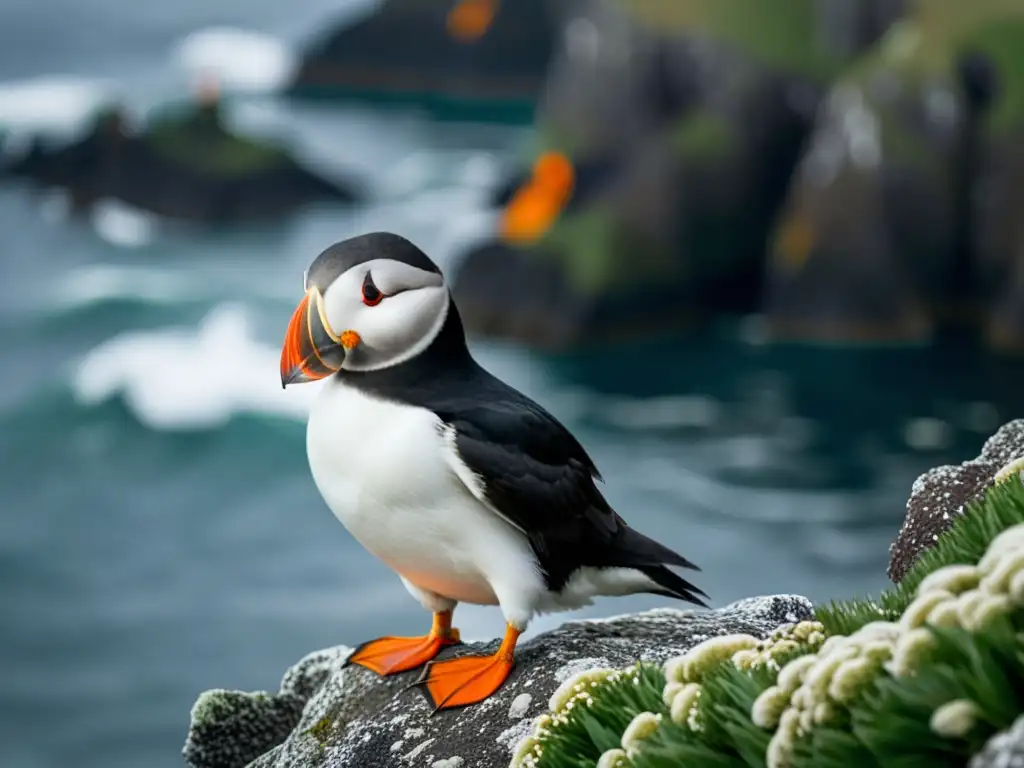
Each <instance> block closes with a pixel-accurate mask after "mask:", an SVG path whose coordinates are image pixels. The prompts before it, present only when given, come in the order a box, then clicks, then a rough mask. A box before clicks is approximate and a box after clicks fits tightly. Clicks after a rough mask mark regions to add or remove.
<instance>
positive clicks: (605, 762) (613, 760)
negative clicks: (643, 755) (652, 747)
mask: <svg viewBox="0 0 1024 768" xmlns="http://www.w3.org/2000/svg"><path fill="white" fill-rule="evenodd" d="M629 764H630V762H629V757H627V756H626V753H625V752H624V751H623V750H621V749H609V750H608V751H607V752H605V753H604V754H603V755H601V757H600V758H599V759H598V761H597V765H596V766H595V768H625V767H626V766H628V765H629Z"/></svg>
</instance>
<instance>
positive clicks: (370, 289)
mask: <svg viewBox="0 0 1024 768" xmlns="http://www.w3.org/2000/svg"><path fill="white" fill-rule="evenodd" d="M362 293H363V297H362V298H363V304H365V305H366V306H368V307H376V306H377V305H378V304H380V303H381V302H382V301H383V300H384V294H383V293H381V291H380V289H379V288H378V287H377V286H376V285H374V284H373V278H371V277H370V273H369V272H367V273H366V278H365V279H364V280H363V291H362Z"/></svg>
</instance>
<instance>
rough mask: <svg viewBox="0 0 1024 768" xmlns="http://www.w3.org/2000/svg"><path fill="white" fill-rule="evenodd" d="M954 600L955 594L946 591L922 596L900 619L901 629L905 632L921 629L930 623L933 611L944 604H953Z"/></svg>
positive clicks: (909, 606)
mask: <svg viewBox="0 0 1024 768" xmlns="http://www.w3.org/2000/svg"><path fill="white" fill-rule="evenodd" d="M954 599H955V598H954V596H953V593H952V592H946V591H945V590H935V591H934V592H928V593H927V594H924V595H921V596H920V597H918V598H917V599H916V600H914V602H912V603H911V604H910V605H908V606H907V609H906V610H905V611H904V612H903V616H901V617H900V627H901V628H902V629H903V631H904V632H906V631H908V630H911V629H914V628H915V627H920V626H921V625H923V624H924V623H925V622H926V621H928V616H929V614H930V613H931V612H932V609H934V608H935V607H936V606H938V605H941V604H943V603H946V602H952V601H953V600H954Z"/></svg>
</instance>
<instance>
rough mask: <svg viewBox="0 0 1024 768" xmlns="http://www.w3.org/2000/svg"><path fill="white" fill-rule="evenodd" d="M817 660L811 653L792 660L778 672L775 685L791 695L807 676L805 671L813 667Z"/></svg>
mask: <svg viewBox="0 0 1024 768" xmlns="http://www.w3.org/2000/svg"><path fill="white" fill-rule="evenodd" d="M817 660H818V657H817V656H815V655H814V654H813V653H809V654H807V655H806V656H799V657H797V658H795V659H793V660H792V661H791V662H789V664H787V665H786V666H784V667H783V668H782V671H781V672H779V677H778V679H777V680H776V681H775V684H776V685H777V686H778V687H779V688H780V689H781V690H783V691H785V692H786V693H787V694H791V693H793V691H795V690H796V689H797V688H798V687H800V683H802V682H803V681H804V678H805V677H806V676H807V671H808V670H809V669H810V668H811V667H813V666H814V664H815V662H817Z"/></svg>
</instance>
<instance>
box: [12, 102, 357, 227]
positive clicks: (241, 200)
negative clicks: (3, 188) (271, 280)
mask: <svg viewBox="0 0 1024 768" xmlns="http://www.w3.org/2000/svg"><path fill="white" fill-rule="evenodd" d="M126 118H127V116H126V115H124V114H123V113H122V112H121V111H120V110H118V109H107V110H104V111H103V112H102V113H101V114H100V115H99V116H98V117H97V118H96V120H95V121H94V123H93V125H92V127H91V128H90V129H89V130H88V132H87V133H86V135H85V136H84V137H82V138H80V139H78V140H77V141H73V142H72V143H70V144H67V145H65V146H59V147H54V146H49V145H47V144H46V143H45V142H44V141H41V140H36V141H35V142H33V144H32V146H31V147H30V148H29V150H28V151H27V152H26V153H24V154H23V155H22V156H20V157H18V158H14V159H12V161H11V163H10V164H9V165H8V167H7V171H8V172H9V173H10V174H11V175H12V176H20V177H22V178H27V179H29V180H31V181H34V182H35V183H37V184H40V185H43V186H56V187H60V188H63V189H65V190H66V191H67V192H68V193H69V196H70V198H71V200H72V203H73V208H74V209H75V210H77V211H82V210H87V209H89V208H91V207H92V205H93V204H94V203H96V202H97V201H99V200H102V199H105V198H106V199H116V200H120V201H122V202H124V203H127V204H128V205H131V206H133V207H135V208H139V209H141V210H145V211H149V212H151V213H155V214H158V215H161V216H166V217H168V218H172V219H182V220H189V221H196V222H203V223H207V224H224V223H230V222H239V221H252V220H262V219H272V218H276V217H279V216H282V215H286V214H288V213H290V212H292V211H294V210H295V209H297V208H299V207H300V206H303V205H307V204H310V203H313V202H318V201H325V202H326V201H333V202H338V203H351V202H353V201H354V200H355V199H356V198H357V197H358V196H360V190H359V189H358V186H357V185H355V184H347V185H341V184H337V183H335V182H333V181H330V180H328V179H325V178H322V177H320V176H318V175H317V174H314V173H312V172H311V171H309V170H308V169H306V168H304V167H302V166H301V165H299V163H297V162H296V161H295V160H294V159H293V158H292V157H291V156H290V154H289V153H288V152H287V151H286V150H284V149H283V148H281V147H278V146H276V145H273V144H268V143H263V142H260V141H256V140H255V139H249V138H247V137H243V136H239V135H236V134H234V133H232V132H230V131H228V130H227V129H226V128H225V127H224V126H223V125H222V124H221V122H220V118H219V111H218V107H217V105H201V106H200V107H199V108H198V109H194V110H186V111H184V112H183V113H180V114H171V115H166V116H163V117H159V118H158V119H156V120H154V121H153V123H152V124H151V125H150V126H149V127H148V128H147V129H146V130H145V131H144V132H136V131H134V130H133V129H132V128H131V127H130V125H129V123H128V121H127V119H126Z"/></svg>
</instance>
